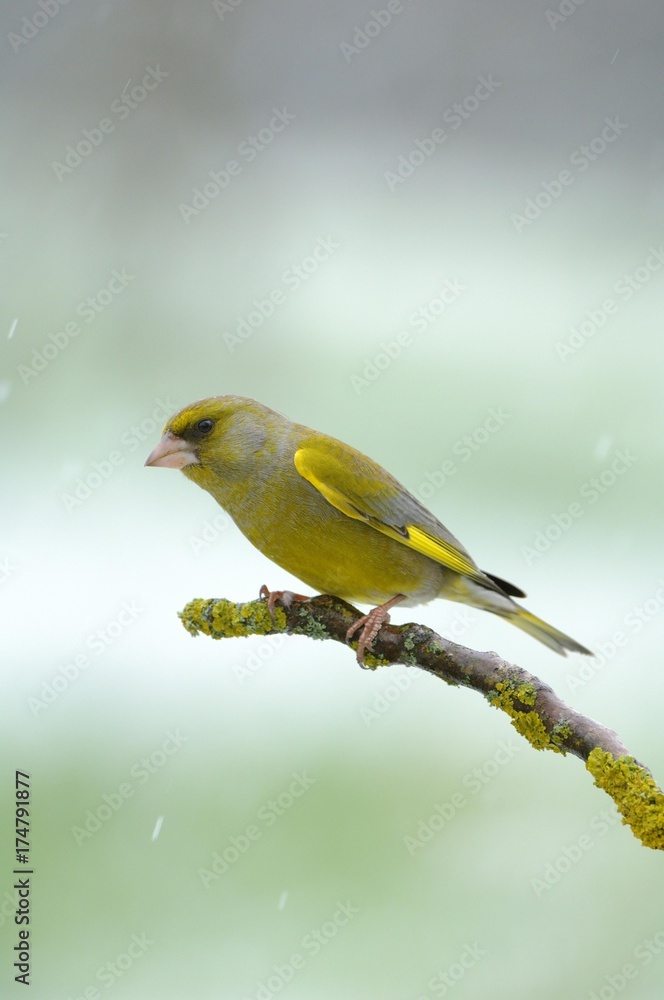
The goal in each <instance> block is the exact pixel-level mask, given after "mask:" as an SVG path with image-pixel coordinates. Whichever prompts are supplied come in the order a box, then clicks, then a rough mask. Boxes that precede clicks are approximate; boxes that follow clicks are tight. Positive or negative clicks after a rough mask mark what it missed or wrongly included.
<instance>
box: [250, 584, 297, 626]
mask: <svg viewBox="0 0 664 1000" xmlns="http://www.w3.org/2000/svg"><path fill="white" fill-rule="evenodd" d="M258 596H259V597H262V598H263V600H264V601H267V610H268V611H269V612H270V618H271V619H272V621H274V606H275V604H276V603H277V601H279V603H280V604H283V606H284V607H285V608H290V606H291V604H293V603H294V602H295V601H308V600H309V598H308V597H305V596H304V594H294V593H293V591H292V590H270V589H269V588H268V587H266V586H265V584H263V586H262V587H261V589H260V592H259V594H258Z"/></svg>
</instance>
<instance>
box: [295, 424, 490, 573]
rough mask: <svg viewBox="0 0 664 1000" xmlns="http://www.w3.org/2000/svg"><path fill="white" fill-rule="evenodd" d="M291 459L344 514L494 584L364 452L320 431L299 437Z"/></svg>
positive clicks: (298, 469) (310, 481)
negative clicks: (316, 433) (299, 441)
mask: <svg viewBox="0 0 664 1000" xmlns="http://www.w3.org/2000/svg"><path fill="white" fill-rule="evenodd" d="M294 462H295V468H296V469H297V471H298V472H299V474H300V475H301V476H302V478H303V479H306V480H307V481H308V482H309V483H311V485H312V486H314V487H315V488H316V489H317V490H318V492H319V493H320V494H321V495H322V496H324V497H325V499H326V500H327V501H328V503H331V504H332V506H333V507H336V508H337V510H340V511H341V512H342V513H343V514H346V515H347V516H348V517H352V518H354V519H355V520H357V521H363V522H364V523H365V524H368V525H370V526H371V527H372V528H375V529H376V531H380V532H382V534H384V535H388V536H389V537H390V538H394V539H395V540H396V541H397V542H400V543H401V544H402V545H407V546H408V547H409V548H411V549H415V550H416V551H417V552H421V553H422V555H425V556H428V557H429V559H433V560H434V561H435V562H437V563H440V564H441V565H442V566H446V567H447V568H448V569H451V570H454V572H455V573H461V574H462V575H463V576H467V577H469V578H470V579H471V580H475V581H476V582H477V583H482V584H483V585H484V586H487V585H488V586H489V587H490V588H491V589H493V586H492V584H491V583H490V581H489V580H487V577H486V576H485V574H484V573H482V571H481V570H480V569H479V568H478V567H477V566H476V564H475V563H474V562H473V560H472V559H471V557H470V556H469V555H468V553H467V552H466V550H465V549H464V548H463V546H462V545H461V544H460V543H459V542H458V541H457V540H456V538H455V537H454V535H452V534H451V533H450V532H449V531H448V530H447V528H446V527H445V526H444V525H443V524H441V523H440V521H438V520H437V519H436V518H435V517H434V516H433V514H431V512H430V511H428V510H427V509H426V507H424V506H422V504H421V503H420V502H419V500H417V499H416V498H415V497H414V496H412V494H410V493H409V492H408V491H407V490H406V489H405V488H404V487H403V486H402V485H401V484H400V483H399V482H398V481H397V480H396V479H394V477H393V476H391V475H390V474H389V473H388V472H386V470H385V469H383V468H382V467H381V466H380V465H378V464H377V463H376V462H373V461H372V460H371V459H370V458H367V456H366V455H363V454H361V453H360V452H358V451H355V449H354V448H351V447H350V446H349V445H344V444H342V443H341V442H340V441H336V440H335V439H334V438H328V437H322V436H320V437H312V438H309V439H308V440H305V441H303V442H302V443H301V445H300V447H299V448H298V449H297V451H296V452H295V456H294Z"/></svg>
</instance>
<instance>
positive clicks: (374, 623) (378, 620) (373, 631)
mask: <svg viewBox="0 0 664 1000" xmlns="http://www.w3.org/2000/svg"><path fill="white" fill-rule="evenodd" d="M405 599H406V597H405V594H397V595H396V597H392V598H391V599H390V600H389V601H386V602H385V604H379V605H378V607H376V608H372V609H371V611H370V612H369V614H368V615H362V617H361V618H358V619H357V621H356V622H353V624H352V625H351V626H350V628H349V629H348V631H347V632H346V642H348V643H349V642H350V641H351V639H352V638H353V636H354V635H355V633H356V632H357V631H358V630H359V629H362V631H361V632H360V638H359V640H358V643H357V662H358V663H359V664H360V666H361V667H362V669H363V670H370V669H371V668H370V667H365V665H364V655H365V653H366V651H367V649H368V648H369V647H370V646H371V644H372V642H373V641H374V639H375V638H376V636H377V635H378V633H379V632H380V630H381V628H382V627H383V625H389V622H390V614H389V610H390V608H393V607H394V605H395V604H399V603H400V602H401V601H405Z"/></svg>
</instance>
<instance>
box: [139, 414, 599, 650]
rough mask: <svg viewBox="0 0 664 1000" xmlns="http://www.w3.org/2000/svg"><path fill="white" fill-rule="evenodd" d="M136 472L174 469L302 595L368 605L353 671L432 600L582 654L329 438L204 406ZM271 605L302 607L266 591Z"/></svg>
mask: <svg viewBox="0 0 664 1000" xmlns="http://www.w3.org/2000/svg"><path fill="white" fill-rule="evenodd" d="M145 464H146V465H149V466H159V467H162V468H167V469H181V470H182V472H184V474H185V476H187V477H188V478H189V479H192V480H193V481H194V482H195V483H197V484H198V485H199V486H200V487H202V488H203V489H204V490H207V491H208V493H211V494H212V496H213V497H214V499H215V500H216V501H217V503H218V504H220V505H221V506H222V507H223V508H224V510H225V511H227V512H228V514H230V516H231V517H232V518H233V520H234V521H235V523H236V524H237V526H238V528H239V529H240V531H242V532H243V534H245V535H246V537H247V538H248V539H249V541H250V542H252V543H253V545H255V546H256V548H257V549H259V550H260V551H261V552H262V553H263V554H264V555H266V556H267V557H268V559H271V560H272V561H273V562H275V563H277V564H278V565H279V566H281V567H283V569H285V570H287V571H288V572H289V573H292V574H293V576H296V577H298V579H300V580H302V581H304V582H305V583H306V584H308V585H309V586H310V587H313V588H314V589H316V590H318V591H320V592H321V593H326V594H335V595H336V596H337V597H341V598H344V599H346V600H349V601H357V602H359V603H361V604H370V605H377V607H374V608H373V610H372V611H371V612H369V614H368V615H364V616H363V617H362V618H360V619H359V620H358V621H357V622H356V623H355V624H354V625H353V626H352V627H351V628H350V629H349V630H348V636H347V639H348V641H350V639H351V637H352V635H354V634H355V633H356V632H357V631H360V633H361V634H360V637H359V642H358V659H359V661H360V662H362V661H363V659H364V655H365V651H366V649H367V648H369V647H370V645H371V643H372V642H373V639H374V638H375V636H376V635H377V633H378V631H379V629H380V627H381V625H382V624H383V623H384V622H386V621H389V615H388V610H389V608H391V607H393V606H394V605H395V604H399V603H401V604H403V605H404V606H407V607H408V606H413V605H416V604H423V603H425V602H427V601H431V600H432V599H433V598H436V597H443V598H446V599H447V600H451V601H461V602H462V603H464V604H469V605H471V606H472V607H474V608H481V609H482V610H484V611H491V612H492V613H493V614H495V615H499V616H500V617H501V618H505V619H507V621H509V622H512V624H513V625H516V626H517V627H518V628H520V629H523V631H524V632H527V633H528V634H529V635H531V636H533V637H534V638H535V639H538V640H539V641H540V642H542V643H544V644H545V645H546V646H548V647H549V648H550V649H553V650H555V651H556V652H557V653H561V654H562V655H563V656H564V655H565V653H566V650H570V651H572V652H575V653H586V654H589V653H590V650H588V649H586V648H585V647H584V646H582V645H580V644H579V643H578V642H575V641H574V639H571V638H570V637H569V636H568V635H565V634H564V633H563V632H560V631H558V629H556V628H553V626H551V625H549V624H547V623H546V622H544V621H542V619H540V618H537V617H535V615H533V614H531V613H530V612H529V611H526V610H525V608H523V607H521V606H520V605H519V604H517V603H516V602H515V601H514V600H513V598H514V597H525V594H524V593H523V591H521V590H519V588H518V587H515V586H514V585H513V584H511V583H507V582H506V581H505V580H501V579H500V578H499V577H497V576H493V575H492V574H490V573H484V572H483V571H482V570H481V569H479V568H478V566H477V564H476V563H475V562H474V561H473V559H472V558H471V556H470V555H469V554H468V552H467V551H466V550H465V548H464V547H463V545H461V543H460V542H458V541H457V540H456V538H455V537H454V535H452V534H451V533H450V532H449V531H448V530H447V528H446V527H445V526H444V525H443V524H441V522H440V521H439V520H438V519H437V518H436V517H434V515H433V514H432V513H431V512H430V511H428V510H427V509H426V507H424V506H423V505H422V504H421V503H420V502H419V500H417V498H416V497H414V496H413V495H412V493H409V492H408V490H407V489H406V488H405V487H404V486H402V485H401V483H399V482H398V481H397V480H396V479H395V478H394V477H393V476H391V475H390V473H389V472H387V471H386V470H385V469H383V468H382V467H381V466H380V465H378V464H377V463H376V462H374V461H372V460H371V459H370V458H368V457H367V456H366V455H363V454H362V453H361V452H359V451H356V450H355V448H351V447H350V445H347V444H343V442H341V441H338V440H336V439H335V438H332V437H328V436H327V435H326V434H321V433H320V432H319V431H314V430H311V428H309V427H305V426H303V425H302V424H295V423H292V421H290V420H288V419H287V418H286V417H284V416H282V415H281V414H280V413H276V412H275V411H274V410H271V409H269V408H268V407H267V406H264V405H263V404H262V403H258V402H257V401H256V400H254V399H247V398H245V397H242V396H213V397H211V398H209V399H202V400H200V401H199V402H196V403H192V404H191V405H190V406H185V407H184V409H182V410H180V411H179V413H176V414H175V415H174V416H173V417H171V418H170V420H168V422H167V423H166V426H165V427H164V432H163V437H162V438H161V441H160V442H159V443H158V444H157V446H156V448H155V449H154V450H153V451H152V453H151V454H150V456H149V457H148V459H147V461H146V463H145ZM262 593H265V594H267V596H268V598H269V602H270V610H272V609H273V607H274V601H275V600H277V599H280V598H281V599H283V598H284V595H286V596H287V599H290V600H292V599H298V600H306V598H304V597H300V595H293V594H289V592H282V591H275V592H272V593H271V592H269V591H267V589H266V588H263V591H262Z"/></svg>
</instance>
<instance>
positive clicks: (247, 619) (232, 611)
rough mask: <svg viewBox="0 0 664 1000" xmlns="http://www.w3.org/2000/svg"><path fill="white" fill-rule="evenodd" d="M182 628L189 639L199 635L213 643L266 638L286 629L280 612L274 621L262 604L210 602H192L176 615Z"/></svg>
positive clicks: (280, 609)
mask: <svg viewBox="0 0 664 1000" xmlns="http://www.w3.org/2000/svg"><path fill="white" fill-rule="evenodd" d="M179 617H180V619H181V621H182V624H183V625H184V627H185V628H186V629H187V631H188V632H190V633H191V634H192V635H198V633H199V632H203V633H204V635H209V636H211V637H212V638H213V639H228V638H232V637H233V636H249V635H267V634H269V633H270V632H279V631H281V630H282V629H284V628H285V627H286V615H285V613H284V611H283V609H282V608H275V609H274V621H273V620H272V618H271V616H270V612H269V611H268V607H267V604H266V602H265V601H248V602H247V603H246V604H233V602H232V601H224V600H222V601H214V600H203V599H202V598H196V599H195V600H193V601H190V602H189V603H188V604H187V606H186V607H185V608H184V609H183V610H182V611H181V612H180V613H179Z"/></svg>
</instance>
